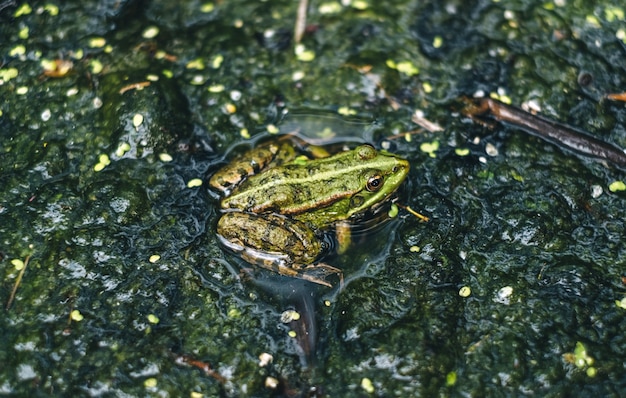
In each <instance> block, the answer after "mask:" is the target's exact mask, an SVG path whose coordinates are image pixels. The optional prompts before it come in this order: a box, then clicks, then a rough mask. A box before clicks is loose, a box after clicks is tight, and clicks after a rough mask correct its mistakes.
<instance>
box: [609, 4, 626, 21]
mask: <svg viewBox="0 0 626 398" xmlns="http://www.w3.org/2000/svg"><path fill="white" fill-rule="evenodd" d="M604 17H605V18H606V20H607V21H609V22H613V21H615V20H617V21H623V20H624V10H623V9H621V8H619V7H617V6H612V7H607V8H606V9H605V10H604Z"/></svg>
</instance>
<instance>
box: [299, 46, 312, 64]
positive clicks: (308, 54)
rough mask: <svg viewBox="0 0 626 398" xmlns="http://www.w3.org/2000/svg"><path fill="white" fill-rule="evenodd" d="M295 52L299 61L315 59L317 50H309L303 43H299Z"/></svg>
mask: <svg viewBox="0 0 626 398" xmlns="http://www.w3.org/2000/svg"><path fill="white" fill-rule="evenodd" d="M294 52H295V54H296V58H297V59H298V61H302V62H310V61H313V60H314V59H315V52H314V51H312V50H307V49H306V47H305V46H304V45H303V44H298V45H297V46H296V47H295V49H294Z"/></svg>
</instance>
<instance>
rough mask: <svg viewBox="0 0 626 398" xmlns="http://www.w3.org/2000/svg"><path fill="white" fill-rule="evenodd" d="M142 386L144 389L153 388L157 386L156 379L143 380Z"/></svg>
mask: <svg viewBox="0 0 626 398" xmlns="http://www.w3.org/2000/svg"><path fill="white" fill-rule="evenodd" d="M143 385H144V387H146V388H154V387H156V386H157V379H156V378H154V377H150V378H149V379H146V380H144V382H143Z"/></svg>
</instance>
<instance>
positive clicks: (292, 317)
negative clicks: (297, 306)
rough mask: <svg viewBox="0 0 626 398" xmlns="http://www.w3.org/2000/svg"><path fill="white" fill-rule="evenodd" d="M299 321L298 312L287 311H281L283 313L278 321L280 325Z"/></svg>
mask: <svg viewBox="0 0 626 398" xmlns="http://www.w3.org/2000/svg"><path fill="white" fill-rule="evenodd" d="M299 319H300V313H299V312H298V311H294V310H287V311H283V313H282V314H280V321H281V322H282V323H289V322H291V321H297V320H299Z"/></svg>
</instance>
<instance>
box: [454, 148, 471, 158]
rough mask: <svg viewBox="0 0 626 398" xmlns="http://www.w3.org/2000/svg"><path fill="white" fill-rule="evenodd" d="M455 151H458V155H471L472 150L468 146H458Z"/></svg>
mask: <svg viewBox="0 0 626 398" xmlns="http://www.w3.org/2000/svg"><path fill="white" fill-rule="evenodd" d="M454 153H456V155H457V156H467V155H469V153H470V150H469V149H468V148H456V149H455V150H454Z"/></svg>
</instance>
